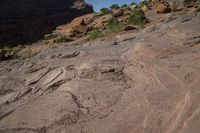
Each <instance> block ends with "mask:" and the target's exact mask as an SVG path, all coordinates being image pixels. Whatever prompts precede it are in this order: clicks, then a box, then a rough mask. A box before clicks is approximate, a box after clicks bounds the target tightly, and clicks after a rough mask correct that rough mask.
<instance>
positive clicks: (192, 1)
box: [183, 0, 197, 5]
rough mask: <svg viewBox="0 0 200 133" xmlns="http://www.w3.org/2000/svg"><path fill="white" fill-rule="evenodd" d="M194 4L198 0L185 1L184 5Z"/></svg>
mask: <svg viewBox="0 0 200 133" xmlns="http://www.w3.org/2000/svg"><path fill="white" fill-rule="evenodd" d="M194 2H197V0H183V4H184V5H188V4H192V3H194Z"/></svg>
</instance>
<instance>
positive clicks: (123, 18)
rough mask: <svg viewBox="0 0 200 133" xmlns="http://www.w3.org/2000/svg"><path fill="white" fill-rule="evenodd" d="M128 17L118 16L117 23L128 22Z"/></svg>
mask: <svg viewBox="0 0 200 133" xmlns="http://www.w3.org/2000/svg"><path fill="white" fill-rule="evenodd" d="M128 19H129V16H128V15H127V16H120V17H118V21H119V22H121V23H123V22H128Z"/></svg>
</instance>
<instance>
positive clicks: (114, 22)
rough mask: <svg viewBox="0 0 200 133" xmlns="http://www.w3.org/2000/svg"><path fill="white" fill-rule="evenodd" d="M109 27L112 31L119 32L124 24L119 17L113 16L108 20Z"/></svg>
mask: <svg viewBox="0 0 200 133" xmlns="http://www.w3.org/2000/svg"><path fill="white" fill-rule="evenodd" d="M108 28H109V29H110V30H111V31H112V32H119V31H120V30H121V29H122V25H121V24H120V22H119V21H118V19H117V18H116V17H114V16H113V18H112V19H111V20H110V21H109V22H108Z"/></svg>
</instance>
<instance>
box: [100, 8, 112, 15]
mask: <svg viewBox="0 0 200 133" xmlns="http://www.w3.org/2000/svg"><path fill="white" fill-rule="evenodd" d="M100 12H101V13H102V14H104V15H106V14H109V13H111V10H110V9H108V8H101V9H100Z"/></svg>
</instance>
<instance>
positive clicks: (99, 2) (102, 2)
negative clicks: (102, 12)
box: [86, 0, 140, 11]
mask: <svg viewBox="0 0 200 133" xmlns="http://www.w3.org/2000/svg"><path fill="white" fill-rule="evenodd" d="M139 1H140V0H86V2H88V3H90V4H92V5H93V7H94V10H95V11H99V9H101V8H103V7H109V6H110V5H112V4H119V5H123V4H130V3H132V2H139Z"/></svg>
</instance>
